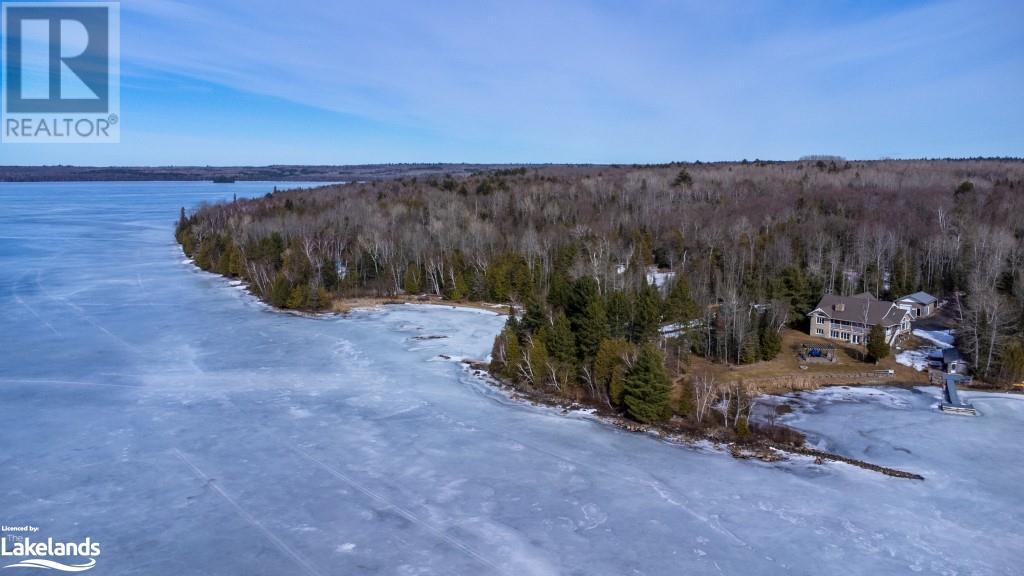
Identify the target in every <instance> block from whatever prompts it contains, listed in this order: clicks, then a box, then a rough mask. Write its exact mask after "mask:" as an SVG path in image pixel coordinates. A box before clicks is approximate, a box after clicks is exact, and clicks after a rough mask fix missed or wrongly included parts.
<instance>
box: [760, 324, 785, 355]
mask: <svg viewBox="0 0 1024 576" xmlns="http://www.w3.org/2000/svg"><path fill="white" fill-rule="evenodd" d="M758 340H759V343H760V345H761V346H760V348H761V360H774V359H775V357H776V356H778V355H779V352H781V351H782V336H780V335H779V331H778V330H777V329H776V328H775V327H774V326H772V323H771V322H770V321H769V320H768V318H764V319H762V320H761V324H760V325H759V326H758Z"/></svg>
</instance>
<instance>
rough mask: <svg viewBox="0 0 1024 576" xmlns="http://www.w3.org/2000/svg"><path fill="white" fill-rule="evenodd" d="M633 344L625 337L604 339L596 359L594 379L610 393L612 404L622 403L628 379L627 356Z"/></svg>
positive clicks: (609, 397)
mask: <svg viewBox="0 0 1024 576" xmlns="http://www.w3.org/2000/svg"><path fill="white" fill-rule="evenodd" d="M633 353H634V348H633V345H632V344H630V343H629V342H626V341H625V340H623V339H614V340H604V341H602V342H601V345H600V346H599V347H598V350H597V357H596V358H595V359H594V381H595V383H596V385H597V386H599V387H600V388H601V389H602V390H604V392H605V393H606V394H607V395H608V401H609V402H610V403H611V404H612V406H621V405H622V394H623V392H624V387H625V379H626V358H627V356H629V355H631V354H633Z"/></svg>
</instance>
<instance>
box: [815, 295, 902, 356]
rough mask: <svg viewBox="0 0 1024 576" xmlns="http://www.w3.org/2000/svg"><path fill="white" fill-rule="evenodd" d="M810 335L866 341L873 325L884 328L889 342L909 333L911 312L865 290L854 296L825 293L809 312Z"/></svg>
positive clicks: (850, 341) (859, 342) (857, 341)
mask: <svg viewBox="0 0 1024 576" xmlns="http://www.w3.org/2000/svg"><path fill="white" fill-rule="evenodd" d="M808 316H810V318H811V325H810V330H809V332H810V334H811V335H812V336H821V337H823V338H830V339H832V340H842V341H843V342H849V343H851V344H867V340H868V332H869V331H870V330H871V328H872V327H873V326H875V325H876V324H880V325H881V326H882V328H883V329H884V330H885V340H886V342H888V343H889V344H890V345H892V344H894V343H895V342H896V340H897V339H898V338H899V337H900V336H902V335H903V334H907V333H909V332H910V321H911V320H912V319H913V315H912V313H911V312H910V311H909V310H906V309H903V308H900V307H898V306H896V304H894V303H892V302H886V301H885V300H879V299H877V298H875V297H874V296H872V295H871V294H869V293H867V292H865V293H862V294H855V295H853V296H837V295H835V294H825V295H824V296H822V298H821V302H819V303H818V306H817V307H816V308H815V309H814V310H811V312H810V313H808Z"/></svg>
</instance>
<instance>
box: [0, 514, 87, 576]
mask: <svg viewBox="0 0 1024 576" xmlns="http://www.w3.org/2000/svg"><path fill="white" fill-rule="evenodd" d="M2 531H3V532H4V536H0V561H2V563H3V564H5V565H4V566H3V568H4V569H7V568H42V569H44V570H58V571H60V572H85V571H86V570H89V569H91V568H93V567H94V566H96V558H95V557H96V556H99V555H100V544H99V542H93V541H92V539H91V538H86V539H85V540H82V541H80V542H63V541H59V540H54V539H53V538H47V539H46V540H39V539H33V538H34V536H22V535H20V534H19V535H13V536H8V535H7V534H8V533H12V532H13V533H17V532H23V533H28V534H32V535H34V534H36V533H37V532H38V531H39V528H37V527H35V526H7V525H4V526H3V527H2ZM12 561H13V563H11V564H7V562H12Z"/></svg>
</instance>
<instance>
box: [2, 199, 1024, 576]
mask: <svg viewBox="0 0 1024 576" xmlns="http://www.w3.org/2000/svg"><path fill="white" fill-rule="evenodd" d="M271 187H272V184H252V183H239V184H235V185H230V186H226V185H213V184H203V183H120V184H102V183H88V184H0V309H2V311H3V315H2V328H3V330H2V331H0V422H2V424H3V450H2V451H0V470H2V473H0V496H2V498H0V504H2V506H0V523H3V524H7V525H11V524H26V523H31V524H34V525H36V526H39V527H40V531H41V535H42V536H44V537H46V536H54V537H59V538H63V539H72V538H84V537H86V536H89V537H91V538H92V539H93V540H94V541H98V542H100V543H101V544H102V546H103V552H102V555H101V556H100V557H99V558H98V564H97V567H96V568H94V569H93V570H92V571H90V574H96V575H102V574H117V575H136V574H137V575H143V574H145V575H154V574H155V575H164V574H166V575H175V576H176V575H208V574H209V575H246V576H248V575H275V576H276V575H285V574H288V575H299V574H302V575H307V574H309V575H313V574H322V575H328V574H339V575H348V574H362V573H366V574H399V575H406V574H444V575H448V574H469V575H477V574H510V575H516V576H519V575H531V574H581V575H582V574H586V575H591V574H608V575H622V574H646V575H662V574H673V575H674V574H871V575H875V574H907V573H917V572H920V573H926V574H929V573H930V574H982V575H984V574H1016V573H1019V569H1020V557H1021V554H1022V553H1024V542H1022V538H1021V534H1024V519H1022V515H1021V514H1020V506H1019V501H1018V500H1019V499H1018V497H1017V494H1018V493H1019V486H1020V462H1022V461H1024V460H1022V457H1024V454H1022V451H1024V448H1022V445H1021V443H1020V442H1018V441H1017V440H1018V439H1019V438H1021V437H1022V433H1024V403H1022V401H1021V400H1020V399H1019V398H1017V397H1011V396H997V395H981V394H973V393H965V394H964V396H966V397H967V399H968V400H969V401H970V402H971V403H973V404H974V405H975V406H976V407H977V408H978V410H979V412H980V413H981V415H980V416H978V417H970V418H969V417H958V416H949V415H945V414H942V413H940V412H938V411H937V410H935V409H934V408H933V405H934V404H935V403H936V402H937V391H935V390H932V389H920V390H916V391H905V390H895V389H886V390H874V391H872V389H851V390H849V391H843V390H842V389H830V390H828V391H824V392H819V393H815V394H802V395H800V396H799V397H797V398H794V399H787V400H779V399H775V401H791V402H794V403H797V404H798V406H797V410H796V412H794V413H793V414H792V415H790V416H788V417H787V418H789V419H790V421H791V422H792V423H794V425H796V426H799V427H801V428H803V429H805V430H807V431H808V432H809V433H810V434H811V435H812V441H813V442H814V443H815V444H818V445H821V446H825V447H827V448H829V449H831V450H835V451H839V452H843V453H846V454H849V455H851V456H856V457H861V458H865V459H867V460H871V461H876V462H879V463H882V464H888V465H891V466H895V467H898V468H904V469H907V470H911V471H914V472H919V473H921V474H923V475H924V476H925V477H926V478H927V480H925V481H924V482H912V481H908V480H901V479H895V478H889V477H885V476H881V475H878V474H875V473H872V472H868V471H865V470H862V469H859V468H852V467H850V466H846V465H840V464H827V465H824V466H820V465H815V464H813V462H811V461H809V460H807V459H795V460H791V461H789V462H782V463H774V464H766V463H759V462H748V461H737V460H733V459H732V458H730V457H728V456H726V455H723V454H722V453H720V452H719V451H716V450H714V449H713V448H711V447H708V446H702V447H698V448H687V447H681V446H676V445H673V444H669V443H666V442H660V441H658V440H656V439H653V438H651V437H649V436H645V435H637V434H629V433H626V432H623V431H620V430H617V429H615V428H612V427H609V426H607V425H604V424H601V423H600V422H598V421H596V420H595V419H594V418H592V417H589V416H586V415H578V414H573V415H569V416H563V415H560V414H559V412H558V411H557V410H551V409H542V408H534V407H531V406H527V405H524V404H521V403H517V402H514V401H512V400H509V399H508V398H507V397H506V396H505V395H504V394H502V393H500V392H498V391H496V390H494V389H492V388H490V387H489V386H487V385H486V384H484V383H483V382H482V381H481V380H480V379H478V378H476V377H474V376H473V374H472V371H471V370H467V369H466V368H465V367H464V366H462V365H460V364H458V363H456V362H451V361H437V360H441V359H442V358H441V355H445V356H448V357H450V358H456V357H459V358H461V357H465V358H483V357H485V356H486V355H487V354H488V352H489V351H490V347H491V344H492V338H493V336H494V334H495V333H496V332H497V331H498V330H499V329H500V327H501V325H502V322H503V318H502V317H501V316H497V315H493V314H487V313H481V312H479V311H465V310H456V309H450V308H447V307H443V306H393V307H387V308H385V309H383V310H373V311H364V312H358V313H354V314H352V315H350V316H349V317H346V318H336V317H317V318H311V317H303V316H296V315H289V314H280V313H276V312H273V311H271V310H269V309H267V307H265V306H263V305H262V304H260V303H258V302H256V301H255V300H253V299H252V297H250V296H249V295H247V294H246V293H245V292H244V291H242V290H240V289H239V288H238V287H233V286H232V285H231V283H229V282H228V281H225V280H224V279H222V278H219V277H217V276H214V275H212V274H207V273H203V272H200V271H197V270H196V269H195V268H194V267H193V266H191V264H189V263H187V262H182V260H183V257H182V255H181V252H180V250H179V249H178V247H177V246H176V245H175V244H174V241H173V238H172V234H171V232H172V228H173V222H174V220H175V219H176V218H177V211H178V208H179V207H180V206H183V205H184V206H186V207H190V206H193V205H195V204H197V203H198V202H201V201H204V200H207V201H208V200H214V199H218V198H225V197H229V196H230V195H231V194H232V193H237V194H238V195H239V196H240V197H242V196H255V195H262V194H264V193H266V192H268V191H269V190H270V189H271ZM418 336H443V338H429V339H428V338H417V337H418ZM11 572H12V574H14V573H15V572H16V571H15V570H11Z"/></svg>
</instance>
